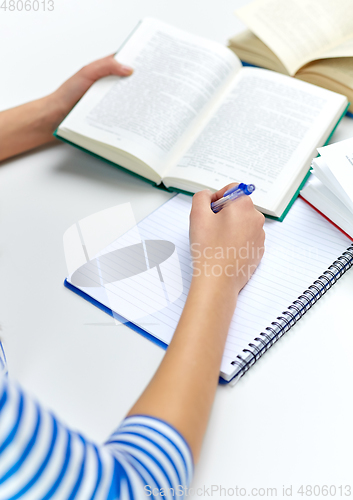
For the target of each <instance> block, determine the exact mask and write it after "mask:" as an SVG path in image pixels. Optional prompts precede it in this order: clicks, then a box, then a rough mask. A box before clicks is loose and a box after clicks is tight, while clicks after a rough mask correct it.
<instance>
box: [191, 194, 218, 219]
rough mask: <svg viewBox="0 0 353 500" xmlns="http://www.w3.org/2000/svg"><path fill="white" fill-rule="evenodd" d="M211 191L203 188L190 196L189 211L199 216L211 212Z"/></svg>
mask: <svg viewBox="0 0 353 500" xmlns="http://www.w3.org/2000/svg"><path fill="white" fill-rule="evenodd" d="M211 200H212V193H211V191H210V190H209V189H204V190H203V191H199V192H198V193H196V194H194V196H193V198H192V208H191V212H192V213H193V214H197V215H200V216H203V215H209V214H210V213H211V214H213V212H212V210H211Z"/></svg>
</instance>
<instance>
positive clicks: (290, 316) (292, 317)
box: [231, 246, 353, 380]
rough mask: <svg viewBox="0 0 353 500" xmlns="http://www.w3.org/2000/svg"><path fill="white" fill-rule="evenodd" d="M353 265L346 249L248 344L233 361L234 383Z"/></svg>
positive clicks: (350, 252)
mask: <svg viewBox="0 0 353 500" xmlns="http://www.w3.org/2000/svg"><path fill="white" fill-rule="evenodd" d="M352 266H353V246H350V247H348V248H347V250H346V251H345V252H343V254H342V255H341V256H340V257H338V259H337V260H335V261H334V262H333V263H332V264H331V265H330V266H329V268H328V269H327V270H326V271H324V272H323V274H322V275H321V276H319V277H318V278H317V279H316V280H315V281H314V282H313V284H312V285H310V286H309V287H308V289H307V290H305V291H304V292H303V293H302V294H301V295H299V297H298V298H297V299H296V300H295V301H294V302H293V303H292V304H291V305H290V306H289V307H288V309H287V310H286V311H284V312H283V313H282V314H281V316H278V317H277V318H276V321H273V322H272V323H271V325H270V326H268V327H267V328H266V329H265V331H264V332H262V333H260V334H259V336H258V337H256V338H255V339H254V340H253V342H251V343H249V344H248V346H247V348H246V349H243V354H242V355H238V356H237V358H236V359H235V360H234V361H232V362H231V364H232V365H233V366H234V367H238V369H237V371H236V373H235V374H234V377H233V380H234V379H236V380H239V378H240V377H242V376H243V375H244V373H246V372H247V371H248V370H249V368H250V367H251V366H252V365H253V364H254V363H256V361H257V360H258V359H259V358H260V357H261V356H262V355H263V354H264V353H265V352H266V351H267V350H268V349H269V348H270V347H271V346H272V345H273V344H274V343H275V342H277V340H278V339H280V338H281V337H282V335H284V334H285V333H286V332H287V331H288V330H290V328H292V326H294V325H295V324H296V323H297V322H298V321H299V320H300V319H301V318H302V317H303V316H304V314H305V313H306V312H307V311H308V310H309V309H310V308H311V307H312V306H313V305H314V304H316V302H317V301H318V300H319V299H320V298H321V297H322V296H323V295H324V294H325V293H326V292H327V290H329V289H330V288H331V287H332V285H334V284H335V283H336V282H337V280H339V279H340V278H341V276H343V274H344V273H345V272H347V271H348V269H350V268H351V267H352Z"/></svg>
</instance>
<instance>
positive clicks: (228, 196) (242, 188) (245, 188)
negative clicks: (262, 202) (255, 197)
mask: <svg viewBox="0 0 353 500" xmlns="http://www.w3.org/2000/svg"><path fill="white" fill-rule="evenodd" d="M254 191H255V186H254V184H244V183H243V182H241V183H240V184H238V185H237V186H235V187H234V188H232V189H228V191H226V192H225V193H224V195H223V197H222V198H220V199H219V200H217V201H214V202H213V203H211V208H212V210H213V212H214V213H215V214H216V213H217V212H219V211H220V210H222V208H224V207H225V206H226V205H227V204H228V203H230V202H231V201H233V200H236V199H237V198H239V197H240V196H244V195H249V194H251V193H253V192H254Z"/></svg>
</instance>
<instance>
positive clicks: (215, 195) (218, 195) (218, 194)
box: [211, 182, 239, 202]
mask: <svg viewBox="0 0 353 500" xmlns="http://www.w3.org/2000/svg"><path fill="white" fill-rule="evenodd" d="M238 185H239V182H231V183H230V184H228V185H227V186H224V187H222V189H220V190H219V191H217V192H216V193H213V195H212V199H211V201H212V202H213V201H217V200H219V199H220V198H222V196H223V195H224V193H225V192H226V191H228V189H231V188H234V187H235V186H238Z"/></svg>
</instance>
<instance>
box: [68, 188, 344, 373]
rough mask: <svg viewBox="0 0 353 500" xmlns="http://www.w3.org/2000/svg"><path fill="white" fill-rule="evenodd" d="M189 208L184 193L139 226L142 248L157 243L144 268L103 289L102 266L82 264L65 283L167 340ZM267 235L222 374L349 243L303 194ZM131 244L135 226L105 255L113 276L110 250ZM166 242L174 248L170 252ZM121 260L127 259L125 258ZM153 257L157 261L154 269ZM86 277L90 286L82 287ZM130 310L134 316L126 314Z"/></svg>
mask: <svg viewBox="0 0 353 500" xmlns="http://www.w3.org/2000/svg"><path fill="white" fill-rule="evenodd" d="M235 203H236V202H235ZM190 207H191V199H190V198H189V197H187V196H183V195H177V196H175V197H174V198H172V199H171V200H169V201H168V202H167V203H165V204H164V205H162V206H161V207H160V208H159V209H157V210H156V211H155V212H153V213H152V214H151V215H149V216H148V217H147V218H146V219H144V220H143V221H142V222H140V223H139V224H138V226H137V228H138V232H139V235H140V238H141V240H142V241H144V242H145V245H146V247H147V246H148V244H149V242H151V241H154V242H155V243H156V242H157V243H159V250H158V249H157V245H156V244H155V245H154V252H153V253H151V254H149V256H150V255H152V256H153V259H149V265H148V266H147V265H145V267H144V269H142V268H141V269H137V268H136V270H135V271H134V272H131V273H130V277H129V278H127V279H123V280H121V279H120V281H118V278H117V277H116V278H112V279H110V280H109V279H108V281H111V282H110V283H109V284H108V285H105V287H104V288H105V289H104V288H103V287H102V286H99V283H100V282H101V274H102V272H104V269H103V270H102V266H97V267H96V273H94V270H93V268H92V267H89V266H88V265H85V266H82V267H81V268H80V269H79V270H78V271H76V273H77V274H76V276H71V278H69V281H70V282H72V284H73V285H75V286H77V287H79V288H80V289H81V290H82V291H84V292H85V293H87V294H89V295H90V296H91V297H93V298H95V299H97V300H98V301H100V302H103V304H104V305H105V306H107V307H108V308H110V309H112V310H113V311H115V313H118V314H119V315H121V316H123V317H124V318H126V319H128V320H132V321H133V322H134V323H135V324H136V325H138V326H139V327H141V328H142V329H144V330H145V331H147V332H149V333H150V334H152V335H153V336H155V337H156V338H158V339H159V340H162V341H163V342H164V343H166V344H169V342H170V341H171V339H172V336H173V333H174V330H175V328H176V326H177V324H178V320H179V318H180V315H181V313H182V310H183V307H184V304H185V301H186V297H187V294H188V291H189V287H190V283H191V277H192V265H191V256H190V249H189V215H190ZM265 232H266V241H265V245H266V251H265V255H264V257H263V259H262V261H261V263H260V265H259V267H258V269H257V270H256V272H255V274H254V275H253V276H252V278H251V279H250V281H249V282H248V284H247V285H246V286H245V287H244V288H243V290H242V291H241V292H240V295H239V299H238V302H237V307H236V311H235V314H234V316H233V319H232V322H231V326H230V329H229V334H228V338H227V342H226V346H225V351H224V355H223V360H222V366H221V373H222V374H223V375H225V376H226V378H227V376H229V375H230V374H231V373H232V372H233V371H234V366H232V365H231V362H232V361H233V360H234V359H236V356H237V355H238V354H242V350H243V349H245V348H246V347H247V346H248V344H249V342H252V341H253V340H254V338H255V337H257V336H259V334H260V333H261V332H264V331H265V329H266V327H268V326H270V325H271V322H272V321H275V320H276V318H277V317H278V316H279V315H281V313H282V311H284V310H285V309H286V308H287V307H288V306H289V305H290V304H291V303H292V302H293V301H294V300H295V299H296V298H297V297H298V296H299V295H300V294H301V293H302V292H303V291H304V290H305V289H306V288H307V287H308V286H309V285H311V284H312V282H313V281H314V280H315V279H316V278H318V276H319V275H320V274H322V273H323V271H325V270H326V268H327V267H328V266H329V265H331V264H332V262H333V261H334V260H335V259H336V258H337V257H338V256H339V255H340V254H341V253H342V252H343V251H344V250H345V249H346V247H348V245H349V240H348V239H347V238H346V237H345V236H344V235H343V234H342V233H340V231H338V230H337V229H336V228H335V227H334V226H332V225H331V224H330V223H329V222H327V221H326V220H325V219H324V218H323V217H321V216H320V215H319V214H318V213H317V212H315V211H314V210H313V209H312V208H310V207H309V206H308V205H307V204H306V203H305V202H304V201H302V200H300V199H298V200H296V201H295V203H294V205H293V207H292V208H291V210H290V212H289V214H288V216H287V217H286V219H285V220H284V222H277V221H273V220H266V221H265ZM135 244H136V228H135V229H134V230H131V231H129V232H127V233H126V234H125V235H124V236H122V237H121V238H119V239H118V240H116V242H114V243H113V244H112V245H110V246H109V247H107V248H106V249H105V250H104V251H103V252H102V254H104V256H105V258H107V259H110V267H109V272H110V275H112V274H114V273H116V271H115V269H118V268H119V258H118V257H117V256H118V255H119V254H118V253H115V252H118V251H120V252H121V249H129V248H130V249H131V248H132V245H135ZM166 245H169V246H171V248H172V250H171V251H169V252H167V253H166V252H165V247H166ZM147 253H148V252H147ZM163 254H164V258H163ZM120 255H121V254H120ZM136 255H137V254H136ZM121 258H125V259H126V255H125V254H124V255H122V257H121ZM135 260H138V259H135ZM151 260H153V262H151ZM156 262H158V263H159V264H158V265H159V271H158V272H157V270H156ZM125 267H126V265H125V264H124V269H125ZM135 267H136V265H135ZM140 267H142V266H140ZM99 268H100V269H99ZM208 272H212V270H211V269H210V270H208ZM215 272H216V270H215ZM125 273H126V272H125ZM104 277H105V276H104ZM108 278H109V275H108ZM82 280H86V281H85V283H86V286H80V285H78V283H80V282H81V283H83V282H84V281H82ZM94 280H95V281H96V282H97V285H96V286H94V285H95V281H94ZM106 281H107V280H106ZM90 282H92V284H91V286H87V285H89V284H90ZM92 285H93V286H92ZM102 290H104V291H102ZM153 309H154V310H153ZM138 311H139V312H140V315H139V317H137V316H138V314H137V312H138ZM130 314H133V315H134V317H129V315H130Z"/></svg>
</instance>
